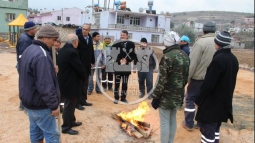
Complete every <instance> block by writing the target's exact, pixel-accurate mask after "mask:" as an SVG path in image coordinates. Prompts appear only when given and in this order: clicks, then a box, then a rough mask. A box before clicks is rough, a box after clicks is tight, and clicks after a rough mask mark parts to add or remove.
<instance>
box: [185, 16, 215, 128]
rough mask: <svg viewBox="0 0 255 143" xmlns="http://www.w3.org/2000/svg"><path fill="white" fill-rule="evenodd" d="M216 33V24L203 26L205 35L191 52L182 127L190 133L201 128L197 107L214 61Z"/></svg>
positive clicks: (208, 23) (210, 23) (207, 23)
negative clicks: (206, 76) (204, 82)
mask: <svg viewBox="0 0 255 143" xmlns="http://www.w3.org/2000/svg"><path fill="white" fill-rule="evenodd" d="M215 31H216V24H215V23H214V22H211V21H209V22H206V23H205V24H204V26H203V33H204V35H203V36H202V37H200V38H198V39H197V40H196V41H195V43H194V45H193V47H192V48H191V50H190V55H189V58H190V67H189V78H188V83H189V84H188V86H187V92H186V96H185V108H184V114H185V120H184V121H183V122H182V126H183V127H184V128H185V129H187V130H188V131H192V130H193V128H199V123H197V124H194V117H195V111H196V108H195V105H194V101H195V100H196V98H197V96H198V94H199V91H200V87H201V85H202V83H203V81H204V78H205V73H206V69H207V67H208V66H209V64H210V63H211V61H212V57H213V55H214V53H215V47H214V41H213V40H214V37H215Z"/></svg>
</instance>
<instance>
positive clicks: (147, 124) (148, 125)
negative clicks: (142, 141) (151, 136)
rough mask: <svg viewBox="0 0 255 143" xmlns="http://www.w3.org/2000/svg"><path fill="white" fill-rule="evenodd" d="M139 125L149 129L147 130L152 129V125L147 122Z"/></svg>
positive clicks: (140, 122)
mask: <svg viewBox="0 0 255 143" xmlns="http://www.w3.org/2000/svg"><path fill="white" fill-rule="evenodd" d="M137 123H138V124H139V125H141V126H144V127H147V128H150V127H151V125H150V124H149V123H147V122H142V121H137Z"/></svg>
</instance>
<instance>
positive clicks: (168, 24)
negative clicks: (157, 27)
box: [165, 17, 170, 31]
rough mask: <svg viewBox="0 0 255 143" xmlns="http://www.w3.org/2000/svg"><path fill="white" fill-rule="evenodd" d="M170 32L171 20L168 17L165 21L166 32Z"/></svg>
mask: <svg viewBox="0 0 255 143" xmlns="http://www.w3.org/2000/svg"><path fill="white" fill-rule="evenodd" d="M169 30H170V18H169V17H167V18H166V21H165V31H169Z"/></svg>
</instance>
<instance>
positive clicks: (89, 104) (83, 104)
mask: <svg viewBox="0 0 255 143" xmlns="http://www.w3.org/2000/svg"><path fill="white" fill-rule="evenodd" d="M92 105H93V104H92V103H88V102H86V101H85V102H81V106H92Z"/></svg>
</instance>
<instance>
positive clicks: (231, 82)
mask: <svg viewBox="0 0 255 143" xmlns="http://www.w3.org/2000/svg"><path fill="white" fill-rule="evenodd" d="M214 42H215V48H216V52H215V54H214V56H213V59H212V62H211V64H210V65H209V67H208V68H207V72H206V75H205V79H204V82H203V84H202V86H201V90H200V93H199V96H198V97H197V99H196V100H195V104H196V105H197V106H198V111H197V115H196V120H197V121H198V122H199V123H200V132H201V142H214V143H219V136H220V126H221V122H227V120H228V119H230V121H231V122H232V123H233V111H232V110H233V107H232V99H233V93H234V89H235V84H236V76H237V72H238V69H239V64H238V61H237V58H236V57H235V56H234V55H233V54H232V53H231V49H230V48H231V46H230V43H231V36H230V34H229V33H228V32H226V31H223V32H220V33H218V34H217V36H216V37H215V39H214Z"/></svg>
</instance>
